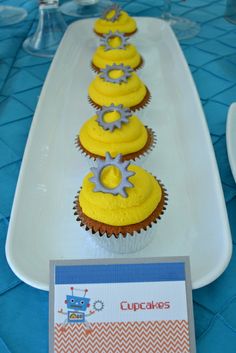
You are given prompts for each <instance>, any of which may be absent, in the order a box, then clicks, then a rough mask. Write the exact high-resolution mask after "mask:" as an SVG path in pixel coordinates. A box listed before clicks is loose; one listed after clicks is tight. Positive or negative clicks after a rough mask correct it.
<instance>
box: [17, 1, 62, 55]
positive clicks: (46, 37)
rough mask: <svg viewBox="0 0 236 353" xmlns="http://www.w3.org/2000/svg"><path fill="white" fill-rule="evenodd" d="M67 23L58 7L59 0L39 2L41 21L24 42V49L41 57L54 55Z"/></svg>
mask: <svg viewBox="0 0 236 353" xmlns="http://www.w3.org/2000/svg"><path fill="white" fill-rule="evenodd" d="M66 28H67V25H66V23H65V21H64V18H63V16H62V14H61V12H60V11H59V8H58V0H44V1H40V2H39V21H38V25H37V29H36V31H35V33H34V34H33V35H32V36H30V37H28V38H27V39H26V40H25V41H24V43H23V48H24V50H25V51H26V52H27V53H29V54H31V55H36V56H41V57H49V58H51V57H53V56H54V54H55V52H56V50H57V47H58V45H59V43H60V41H61V39H62V37H63V35H64V32H65V30H66Z"/></svg>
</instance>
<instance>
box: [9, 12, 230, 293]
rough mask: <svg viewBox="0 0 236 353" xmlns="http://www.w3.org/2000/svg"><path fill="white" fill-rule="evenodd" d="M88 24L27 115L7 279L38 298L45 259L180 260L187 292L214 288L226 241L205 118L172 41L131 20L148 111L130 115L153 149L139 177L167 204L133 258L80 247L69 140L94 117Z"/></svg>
mask: <svg viewBox="0 0 236 353" xmlns="http://www.w3.org/2000/svg"><path fill="white" fill-rule="evenodd" d="M93 22H94V20H84V21H78V22H75V23H74V24H72V25H71V26H70V27H69V28H68V30H67V32H66V34H65V36H64V39H63V41H62V43H61V45H60V47H59V49H58V51H57V54H56V56H55V58H54V60H53V62H52V65H51V68H50V71H49V73H48V76H47V79H46V82H45V84H44V87H43V90H42V93H41V96H40V99H39V103H38V106H37V109H36V112H35V116H34V119H33V123H32V127H31V130H30V135H29V138H28V142H27V146H26V149H25V154H24V159H23V162H22V167H21V171H20V176H19V180H18V184H17V190H16V194H15V200H14V205H13V210H12V215H11V221H10V226H9V231H8V236H7V243H6V255H7V259H8V262H9V264H10V266H11V268H12V270H13V271H14V272H15V273H16V275H17V276H19V277H20V278H21V279H22V280H23V281H25V282H26V283H28V284H30V285H32V286H34V287H37V288H40V289H45V290H48V285H49V260H50V259H83V258H92V259H94V258H111V257H127V256H128V257H129V258H132V257H140V258H142V257H155V256H182V255H189V256H190V261H191V275H192V284H193V288H199V287H202V286H204V285H207V284H208V283H210V282H212V281H213V280H214V279H216V278H217V277H218V276H219V275H220V274H221V273H222V272H223V271H224V269H225V268H226V266H227V264H228V262H229V260H230V256H231V235H230V230H229V224H228V218H227V213H226V209H225V202H224V198H223V193H222V187H221V183H220V179H219V173H218V169H217V165H216V160H215V156H214V152H213V148H212V144H211V141H210V136H209V132H208V129H207V125H206V122H205V117H204V114H203V111H202V107H201V104H200V101H199V97H198V94H197V91H196V88H195V85H194V83H193V80H192V77H191V74H190V72H189V69H188V66H187V64H186V61H185V58H184V56H183V53H182V51H181V49H180V47H179V45H178V42H177V40H176V38H175V36H174V34H173V32H172V31H171V29H170V28H169V26H168V25H167V24H166V23H164V22H163V21H161V20H158V19H152V18H137V24H138V28H139V30H138V33H137V34H136V35H135V36H134V37H132V39H131V42H133V43H134V44H136V46H137V48H138V50H139V51H140V53H141V54H142V56H143V58H144V60H145V65H144V67H143V69H142V70H140V71H139V75H140V77H141V78H142V79H143V81H144V82H145V84H146V85H147V86H148V88H149V89H150V91H151V94H152V100H151V103H150V104H149V105H148V106H147V107H146V108H145V109H143V110H142V111H140V112H138V113H137V115H138V116H139V117H140V118H141V119H142V120H143V121H144V122H145V124H148V125H149V126H150V127H152V128H153V129H154V130H156V134H157V141H158V142H157V147H156V149H155V150H154V151H153V152H152V154H151V156H150V158H149V160H148V161H147V163H146V165H145V168H146V169H148V170H149V171H151V172H152V173H153V174H154V175H156V176H157V177H158V178H159V179H160V180H162V181H163V183H164V184H165V186H166V188H167V190H168V194H169V203H168V207H167V210H166V212H165V215H164V216H163V218H162V220H161V221H160V223H159V225H158V231H157V236H156V237H155V239H154V240H153V242H152V243H151V244H150V245H149V246H148V247H146V248H145V249H143V250H142V251H140V252H138V253H134V254H131V255H114V254H112V253H109V252H107V251H105V250H103V249H101V248H99V247H95V246H94V245H93V244H92V243H90V242H89V241H88V237H87V236H86V234H87V233H86V231H85V230H83V229H81V228H80V226H79V223H78V222H76V220H75V216H74V214H73V210H72V207H73V200H74V197H75V195H76V193H77V191H78V190H79V188H80V186H81V182H82V179H83V177H84V176H85V175H86V174H87V173H88V169H89V168H88V166H87V164H86V163H85V162H84V159H83V157H82V156H81V155H80V153H79V152H78V150H76V148H75V145H74V139H75V136H76V134H77V132H78V131H79V129H80V127H81V125H82V124H83V122H84V121H85V120H86V119H88V118H89V117H91V116H92V115H93V114H94V110H93V109H92V107H90V105H89V103H88V100H87V88H88V86H89V84H90V82H91V80H92V78H93V76H94V74H93V72H92V71H91V69H90V60H91V57H92V54H93V52H94V50H95V48H96V46H97V45H98V39H97V38H96V36H95V35H94V34H93V32H92V26H93Z"/></svg>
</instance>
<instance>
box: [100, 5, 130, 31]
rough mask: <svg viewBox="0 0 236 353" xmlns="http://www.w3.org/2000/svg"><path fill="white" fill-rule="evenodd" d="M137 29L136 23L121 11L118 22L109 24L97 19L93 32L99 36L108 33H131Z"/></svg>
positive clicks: (109, 22)
mask: <svg viewBox="0 0 236 353" xmlns="http://www.w3.org/2000/svg"><path fill="white" fill-rule="evenodd" d="M136 29H137V25H136V22H135V20H134V19H133V18H131V17H130V16H129V15H128V14H127V13H126V12H124V11H121V12H120V16H119V18H118V20H116V21H114V22H111V21H107V20H104V19H102V18H99V19H97V20H96V21H95V24H94V30H95V32H97V33H99V34H105V33H108V32H110V31H111V32H116V31H120V32H124V33H132V32H134V31H135V30H136Z"/></svg>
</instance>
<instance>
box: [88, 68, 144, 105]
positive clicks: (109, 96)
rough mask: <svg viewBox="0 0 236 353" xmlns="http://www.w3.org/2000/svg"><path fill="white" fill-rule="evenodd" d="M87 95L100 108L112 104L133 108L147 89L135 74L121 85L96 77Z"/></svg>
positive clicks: (140, 100)
mask: <svg viewBox="0 0 236 353" xmlns="http://www.w3.org/2000/svg"><path fill="white" fill-rule="evenodd" d="M114 71H118V70H114ZM88 93H89V96H90V98H91V99H92V100H93V101H94V102H95V103H97V104H99V105H101V106H103V105H106V106H108V105H110V104H112V103H114V104H115V105H118V104H123V105H124V106H125V107H133V106H135V105H137V104H139V103H140V102H142V100H143V99H144V97H145V95H146V93H147V89H146V87H145V85H144V83H143V82H142V81H141V80H140V78H139V77H138V76H137V75H136V73H135V72H132V73H131V76H130V77H129V78H128V79H127V81H126V82H122V83H121V84H118V83H111V82H106V81H105V80H104V79H102V78H100V76H96V77H95V79H94V80H93V81H92V82H91V84H90V86H89V89H88Z"/></svg>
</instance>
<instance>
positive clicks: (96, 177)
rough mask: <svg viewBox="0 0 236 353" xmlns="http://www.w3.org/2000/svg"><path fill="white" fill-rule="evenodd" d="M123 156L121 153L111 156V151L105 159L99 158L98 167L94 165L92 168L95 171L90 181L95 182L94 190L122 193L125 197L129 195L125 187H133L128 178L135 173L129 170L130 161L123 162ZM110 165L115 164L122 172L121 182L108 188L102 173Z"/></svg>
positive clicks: (114, 193)
mask: <svg viewBox="0 0 236 353" xmlns="http://www.w3.org/2000/svg"><path fill="white" fill-rule="evenodd" d="M121 158H122V155H121V154H119V155H117V156H116V157H115V158H112V157H111V156H110V153H109V152H106V158H105V160H102V159H97V162H98V166H97V168H95V167H93V168H91V169H90V170H91V172H92V173H93V176H92V177H91V178H90V181H91V182H92V183H94V184H95V188H94V190H93V191H94V192H103V193H105V194H112V195H121V196H123V197H128V194H127V192H126V190H125V189H126V188H132V187H133V184H132V183H131V182H130V181H129V180H128V179H129V177H131V176H132V175H134V174H135V173H134V172H131V171H130V170H128V166H129V164H130V162H128V161H124V162H122V160H121ZM109 166H114V167H116V168H118V169H119V171H120V174H121V182H120V184H119V185H117V186H116V187H115V188H113V189H110V188H107V187H106V186H104V185H103V184H102V181H101V173H102V171H103V169H104V168H106V167H109Z"/></svg>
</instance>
